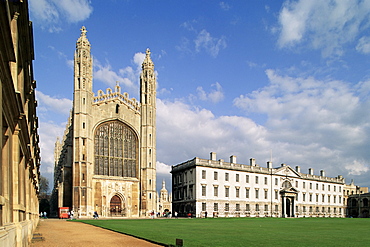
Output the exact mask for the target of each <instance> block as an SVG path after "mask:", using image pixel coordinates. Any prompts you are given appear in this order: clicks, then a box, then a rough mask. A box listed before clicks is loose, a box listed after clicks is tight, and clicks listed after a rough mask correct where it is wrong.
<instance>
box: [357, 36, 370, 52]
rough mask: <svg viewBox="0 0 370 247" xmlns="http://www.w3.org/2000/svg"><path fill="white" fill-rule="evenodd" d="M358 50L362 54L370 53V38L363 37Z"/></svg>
mask: <svg viewBox="0 0 370 247" xmlns="http://www.w3.org/2000/svg"><path fill="white" fill-rule="evenodd" d="M356 50H357V51H358V52H361V53H365V54H368V53H370V37H365V36H364V37H362V38H360V39H359V41H358V44H357V46H356Z"/></svg>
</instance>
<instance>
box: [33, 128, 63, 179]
mask: <svg viewBox="0 0 370 247" xmlns="http://www.w3.org/2000/svg"><path fill="white" fill-rule="evenodd" d="M64 130H65V124H61V125H59V124H56V123H54V122H42V121H41V122H40V123H39V135H40V149H41V154H42V160H41V170H42V171H43V172H45V173H51V174H52V173H53V172H54V147H55V142H56V140H57V139H56V138H57V136H59V137H62V135H63V132H64Z"/></svg>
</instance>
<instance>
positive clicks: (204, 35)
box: [194, 29, 227, 57]
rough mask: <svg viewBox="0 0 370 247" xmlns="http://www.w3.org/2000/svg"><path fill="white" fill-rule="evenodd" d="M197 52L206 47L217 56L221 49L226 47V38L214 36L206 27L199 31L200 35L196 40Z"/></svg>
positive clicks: (211, 53)
mask: <svg viewBox="0 0 370 247" xmlns="http://www.w3.org/2000/svg"><path fill="white" fill-rule="evenodd" d="M194 42H195V50H196V52H200V51H201V50H202V49H204V50H205V51H206V52H207V53H209V54H210V55H211V56H212V57H217V55H218V53H219V52H220V50H221V49H225V48H226V46H227V45H226V38H225V37H224V36H222V37H221V38H214V37H212V36H211V34H210V33H209V32H207V31H206V30H205V29H203V30H202V31H200V32H199V34H198V36H197V37H196V39H195V40H194Z"/></svg>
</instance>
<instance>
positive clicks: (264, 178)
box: [202, 170, 342, 192]
mask: <svg viewBox="0 0 370 247" xmlns="http://www.w3.org/2000/svg"><path fill="white" fill-rule="evenodd" d="M206 174H207V171H206V170H202V179H206V177H207V176H206ZM218 175H219V174H218V172H217V171H214V172H213V179H214V180H218ZM229 179H230V175H229V173H228V172H226V173H225V181H229ZM235 182H240V174H235ZM254 182H255V184H258V183H259V182H260V181H259V176H255V181H254ZM245 183H249V175H245ZM263 183H264V184H265V185H267V184H268V177H263ZM275 185H279V179H278V178H275ZM298 185H299V182H298V181H295V187H298ZM313 185H314V183H312V182H310V183H309V189H311V190H312V189H313ZM302 187H303V188H304V189H306V182H303V183H302ZM319 187H320V186H319V183H316V190H319ZM321 188H322V190H325V184H322V187H321ZM331 189H333V191H334V192H336V191H337V186H336V185H333V186H330V184H328V186H327V190H328V191H330V190H331ZM338 190H339V192H341V190H342V188H341V187H340V186H338Z"/></svg>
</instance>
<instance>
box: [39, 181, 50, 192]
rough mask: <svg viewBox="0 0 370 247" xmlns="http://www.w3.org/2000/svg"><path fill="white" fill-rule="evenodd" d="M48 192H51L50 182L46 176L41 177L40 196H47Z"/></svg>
mask: <svg viewBox="0 0 370 247" xmlns="http://www.w3.org/2000/svg"><path fill="white" fill-rule="evenodd" d="M48 192H49V180H48V179H47V178H46V177H44V176H40V195H41V194H47V193H48Z"/></svg>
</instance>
